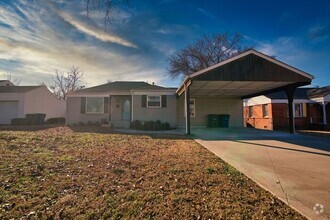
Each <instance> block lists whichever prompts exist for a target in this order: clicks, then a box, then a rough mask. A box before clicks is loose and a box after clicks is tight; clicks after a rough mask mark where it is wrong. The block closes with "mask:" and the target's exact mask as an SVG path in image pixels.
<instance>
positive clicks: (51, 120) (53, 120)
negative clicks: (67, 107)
mask: <svg viewBox="0 0 330 220" xmlns="http://www.w3.org/2000/svg"><path fill="white" fill-rule="evenodd" d="M46 123H47V124H51V125H53V124H56V125H57V124H65V118H64V117H58V118H48V119H47V120H46Z"/></svg>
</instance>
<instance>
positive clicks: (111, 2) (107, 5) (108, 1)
mask: <svg viewBox="0 0 330 220" xmlns="http://www.w3.org/2000/svg"><path fill="white" fill-rule="evenodd" d="M120 2H124V3H127V2H129V0H86V12H87V16H89V14H90V13H94V12H97V13H103V15H104V27H106V24H107V23H108V22H111V15H112V12H113V11H114V10H116V9H117V8H118V7H117V6H118V3H120Z"/></svg>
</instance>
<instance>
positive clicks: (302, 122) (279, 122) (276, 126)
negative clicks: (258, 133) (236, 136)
mask: <svg viewBox="0 0 330 220" xmlns="http://www.w3.org/2000/svg"><path fill="white" fill-rule="evenodd" d="M267 107H268V117H263V111H262V105H254V106H253V117H252V118H250V117H249V107H244V123H245V126H246V127H255V128H258V129H265V130H288V129H289V117H288V104H284V103H272V104H268V105H267ZM306 110H307V112H306V113H307V114H305V117H295V125H296V129H308V128H310V107H309V104H307V106H306Z"/></svg>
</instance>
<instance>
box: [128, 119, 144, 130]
mask: <svg viewBox="0 0 330 220" xmlns="http://www.w3.org/2000/svg"><path fill="white" fill-rule="evenodd" d="M129 128H131V129H137V130H142V128H143V127H142V123H141V121H139V120H134V121H132V122H131V124H130V126H129Z"/></svg>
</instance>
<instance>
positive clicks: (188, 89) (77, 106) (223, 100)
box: [66, 50, 313, 134]
mask: <svg viewBox="0 0 330 220" xmlns="http://www.w3.org/2000/svg"><path fill="white" fill-rule="evenodd" d="M312 79H313V76H312V75H310V74H308V73H306V72H304V71H301V70H299V69H297V68H294V67H292V66H290V65H288V64H285V63H283V62H280V61H278V60H276V59H274V58H272V57H269V56H267V55H265V54H262V53H260V52H258V51H256V50H247V51H245V52H243V53H241V54H238V55H236V56H234V57H232V58H230V59H227V60H225V61H222V62H220V63H218V64H215V65H213V66H211V67H208V68H205V69H203V70H200V71H198V72H195V73H193V74H191V75H189V76H187V77H185V79H184V80H183V82H182V83H181V84H180V86H179V87H178V88H177V89H174V88H165V87H161V86H156V85H150V84H148V83H145V82H112V83H107V84H104V85H100V86H96V87H92V88H87V89H82V90H79V91H76V92H73V93H70V94H68V96H67V117H66V118H67V123H68V124H72V123H79V122H80V121H81V122H88V121H90V122H96V121H100V120H103V119H108V121H109V123H110V124H112V125H114V126H116V125H123V124H124V125H126V126H128V124H129V123H130V122H131V121H133V120H141V121H149V120H161V121H162V122H169V123H170V125H171V126H172V127H181V126H183V127H185V128H186V133H188V134H189V133H190V129H191V126H207V125H208V122H207V118H208V115H210V114H229V115H230V120H229V126H230V127H243V126H244V117H243V99H247V98H251V97H254V96H258V95H264V94H268V93H272V92H277V91H285V93H286V94H287V97H288V98H287V99H288V104H289V106H291V107H292V106H293V94H294V91H295V89H296V88H297V87H300V86H305V85H309V84H311V81H312ZM164 100H165V101H164ZM290 109H291V110H290ZM288 123H289V125H290V132H291V133H292V132H294V117H293V108H289V122H288Z"/></svg>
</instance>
